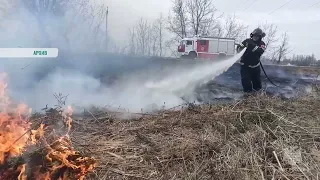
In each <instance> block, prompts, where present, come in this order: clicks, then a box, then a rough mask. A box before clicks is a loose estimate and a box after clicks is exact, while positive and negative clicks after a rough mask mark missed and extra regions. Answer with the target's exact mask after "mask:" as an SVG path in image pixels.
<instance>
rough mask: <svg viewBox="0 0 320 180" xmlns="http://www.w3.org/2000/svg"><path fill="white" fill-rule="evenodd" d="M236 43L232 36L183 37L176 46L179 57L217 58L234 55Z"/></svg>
mask: <svg viewBox="0 0 320 180" xmlns="http://www.w3.org/2000/svg"><path fill="white" fill-rule="evenodd" d="M235 49H236V43H235V39H232V38H216V37H198V36H197V37H193V38H184V39H182V40H181V43H180V45H179V48H178V52H179V53H180V55H181V57H187V58H191V59H195V58H203V59H217V58H226V57H229V56H233V55H235Z"/></svg>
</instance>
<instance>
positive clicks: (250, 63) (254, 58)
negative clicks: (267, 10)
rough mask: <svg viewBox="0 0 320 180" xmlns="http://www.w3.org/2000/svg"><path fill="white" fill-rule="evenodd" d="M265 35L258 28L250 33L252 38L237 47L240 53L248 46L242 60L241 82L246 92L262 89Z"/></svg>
mask: <svg viewBox="0 0 320 180" xmlns="http://www.w3.org/2000/svg"><path fill="white" fill-rule="evenodd" d="M265 36H266V34H265V33H264V32H263V31H262V30H261V29H260V28H257V29H255V30H254V31H253V32H252V33H251V34H250V38H248V39H246V40H244V41H243V42H242V43H241V44H240V45H238V47H237V52H238V53H239V52H240V51H242V50H243V49H244V48H247V49H246V51H245V52H244V54H243V55H242V57H241V60H240V65H241V69H240V73H241V83H242V87H243V91H244V92H245V93H251V92H256V91H259V90H261V89H262V84H261V77H260V75H261V69H260V57H261V55H262V54H263V53H264V51H265V49H266V46H265V43H264V42H263V41H262V38H264V37H265Z"/></svg>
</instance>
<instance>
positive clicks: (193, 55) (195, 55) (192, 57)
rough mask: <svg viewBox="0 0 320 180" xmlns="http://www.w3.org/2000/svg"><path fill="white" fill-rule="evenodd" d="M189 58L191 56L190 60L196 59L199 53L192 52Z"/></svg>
mask: <svg viewBox="0 0 320 180" xmlns="http://www.w3.org/2000/svg"><path fill="white" fill-rule="evenodd" d="M188 56H189V58H190V59H195V58H196V57H197V53H196V52H190V53H189V55H188Z"/></svg>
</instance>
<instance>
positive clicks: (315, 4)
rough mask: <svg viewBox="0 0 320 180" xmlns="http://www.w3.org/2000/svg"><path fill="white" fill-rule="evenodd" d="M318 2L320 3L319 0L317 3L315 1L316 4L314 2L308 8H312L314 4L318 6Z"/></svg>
mask: <svg viewBox="0 0 320 180" xmlns="http://www.w3.org/2000/svg"><path fill="white" fill-rule="evenodd" d="M318 4H320V1H318V2H316V3H314V4H312V5H311V6H309V7H308V9H310V8H312V7H313V6H316V5H318Z"/></svg>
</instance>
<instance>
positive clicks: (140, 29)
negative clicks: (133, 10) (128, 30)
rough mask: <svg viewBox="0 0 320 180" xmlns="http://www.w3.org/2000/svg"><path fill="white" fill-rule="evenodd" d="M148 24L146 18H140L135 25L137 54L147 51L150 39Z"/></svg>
mask: <svg viewBox="0 0 320 180" xmlns="http://www.w3.org/2000/svg"><path fill="white" fill-rule="evenodd" d="M149 29H150V26H149V24H148V21H147V20H144V19H142V18H141V19H140V20H139V22H138V24H137V25H136V37H137V45H138V47H137V48H138V49H137V50H138V53H139V55H147V54H148V53H149V52H148V51H149V50H148V47H149V43H150V41H148V40H149V38H150V34H149V33H150V30H149Z"/></svg>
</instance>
